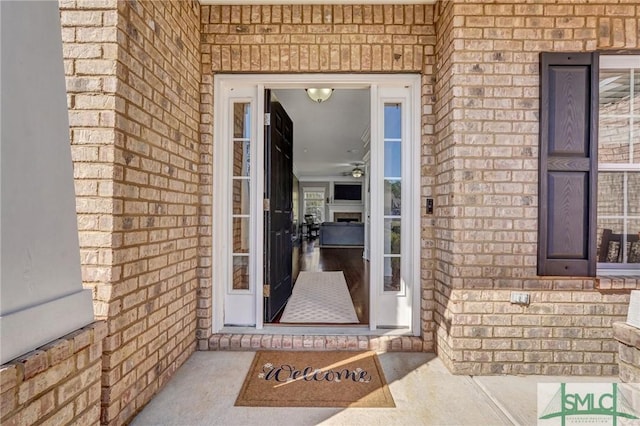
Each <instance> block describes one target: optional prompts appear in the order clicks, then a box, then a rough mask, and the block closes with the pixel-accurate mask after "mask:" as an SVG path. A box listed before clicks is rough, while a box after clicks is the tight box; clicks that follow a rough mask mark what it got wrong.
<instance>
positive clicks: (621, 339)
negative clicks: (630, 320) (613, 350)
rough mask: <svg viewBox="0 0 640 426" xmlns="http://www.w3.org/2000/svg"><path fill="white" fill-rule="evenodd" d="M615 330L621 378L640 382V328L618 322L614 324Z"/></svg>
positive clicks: (627, 381)
mask: <svg viewBox="0 0 640 426" xmlns="http://www.w3.org/2000/svg"><path fill="white" fill-rule="evenodd" d="M613 332H614V337H615V339H616V340H617V343H618V354H619V365H620V380H621V381H623V382H625V383H638V382H640V329H638V328H636V327H633V326H631V325H628V324H626V323H624V322H617V323H614V324H613Z"/></svg>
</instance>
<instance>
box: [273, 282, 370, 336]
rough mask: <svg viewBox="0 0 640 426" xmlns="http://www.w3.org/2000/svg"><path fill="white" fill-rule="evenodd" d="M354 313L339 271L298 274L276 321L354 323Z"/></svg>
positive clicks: (356, 316) (345, 284) (355, 316)
mask: <svg viewBox="0 0 640 426" xmlns="http://www.w3.org/2000/svg"><path fill="white" fill-rule="evenodd" d="M357 322H358V315H357V314H356V310H355V308H354V307H353V301H352V300H351V295H350V294H349V289H348V288H347V282H346V281H345V279H344V274H343V273H342V271H333V272H309V271H302V272H300V274H299V275H298V279H297V280H296V284H295V286H294V287H293V292H292V293H291V297H290V298H289V301H288V302H287V306H285V308H284V312H283V313H282V317H281V318H280V323H332V324H336V323H337V324H349V323H357Z"/></svg>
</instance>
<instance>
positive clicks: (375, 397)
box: [235, 351, 395, 407]
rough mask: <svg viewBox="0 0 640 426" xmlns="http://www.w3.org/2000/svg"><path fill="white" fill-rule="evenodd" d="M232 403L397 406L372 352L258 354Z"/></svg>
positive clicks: (288, 405) (240, 404)
mask: <svg viewBox="0 0 640 426" xmlns="http://www.w3.org/2000/svg"><path fill="white" fill-rule="evenodd" d="M235 405H237V406H249V407H395V403H394V401H393V397H392V396H391V392H390V391H389V387H388V386H387V382H386V380H385V377H384V373H383V372H382V367H381V366H380V362H379V360H378V357H377V356H376V354H375V352H344V351H343V352H280V351H259V352H256V356H255V358H254V359H253V363H252V364H251V367H250V368H249V372H248V373H247V377H246V378H245V380H244V384H243V385H242V389H241V390H240V394H239V395H238V399H237V400H236V403H235Z"/></svg>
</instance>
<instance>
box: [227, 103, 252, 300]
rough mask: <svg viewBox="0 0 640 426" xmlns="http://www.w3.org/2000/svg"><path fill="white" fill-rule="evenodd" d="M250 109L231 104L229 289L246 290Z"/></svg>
mask: <svg viewBox="0 0 640 426" xmlns="http://www.w3.org/2000/svg"><path fill="white" fill-rule="evenodd" d="M250 123H251V108H250V104H249V103H234V104H233V140H232V144H233V150H232V156H233V158H232V164H233V167H232V173H231V174H232V176H231V185H232V191H231V196H232V203H231V210H232V211H231V218H232V241H233V247H232V251H233V254H232V262H233V267H232V289H233V290H248V289H249V242H250V234H249V221H250V217H251V216H250V213H251V193H250V190H251V175H250V162H251V158H250V150H251V134H250V129H251V126H250Z"/></svg>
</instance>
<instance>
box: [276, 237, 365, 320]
mask: <svg viewBox="0 0 640 426" xmlns="http://www.w3.org/2000/svg"><path fill="white" fill-rule="evenodd" d="M298 260H299V266H300V271H313V272H323V271H342V272H343V273H344V277H345V280H346V281H347V287H348V288H349V293H350V294H351V300H352V301H353V306H354V308H355V310H356V314H357V315H358V321H359V323H360V324H361V325H363V324H364V325H366V324H369V262H368V261H366V260H364V259H363V258H362V248H320V247H318V240H317V239H311V240H304V241H303V242H302V245H301V247H300V250H299V256H298ZM294 269H295V268H294ZM279 321H280V315H278V317H277V318H276V319H275V321H274V322H273V323H276V324H277V323H278V322H279Z"/></svg>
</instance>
